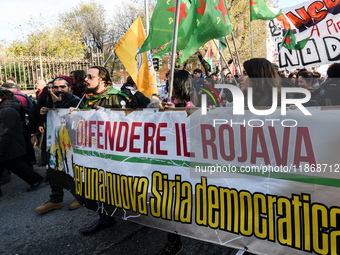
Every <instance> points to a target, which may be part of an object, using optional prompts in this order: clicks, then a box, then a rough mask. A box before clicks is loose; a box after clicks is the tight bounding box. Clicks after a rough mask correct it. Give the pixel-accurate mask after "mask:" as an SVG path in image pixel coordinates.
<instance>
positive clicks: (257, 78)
mask: <svg viewBox="0 0 340 255" xmlns="http://www.w3.org/2000/svg"><path fill="white" fill-rule="evenodd" d="M243 68H244V71H243V74H242V75H241V77H240V78H239V81H240V88H241V90H242V91H243V93H244V94H245V96H246V98H247V94H248V88H249V87H252V88H253V106H272V100H273V97H272V95H273V92H272V91H273V88H278V92H279V90H280V81H281V79H280V76H279V75H278V73H277V71H276V69H275V67H274V66H273V64H272V63H270V62H269V61H268V60H267V59H265V58H253V59H250V60H247V61H246V62H244V64H243ZM245 103H246V104H247V100H246V101H245Z"/></svg>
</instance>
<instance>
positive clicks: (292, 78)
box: [288, 72, 296, 87]
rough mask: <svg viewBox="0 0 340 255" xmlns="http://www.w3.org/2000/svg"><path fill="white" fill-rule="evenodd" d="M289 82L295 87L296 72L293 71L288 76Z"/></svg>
mask: <svg viewBox="0 0 340 255" xmlns="http://www.w3.org/2000/svg"><path fill="white" fill-rule="evenodd" d="M288 79H289V82H290V83H291V84H292V85H293V87H294V86H295V80H296V73H295V72H292V73H290V74H289V76H288Z"/></svg>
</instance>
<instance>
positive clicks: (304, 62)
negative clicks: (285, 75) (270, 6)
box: [267, 0, 340, 70]
mask: <svg viewBox="0 0 340 255" xmlns="http://www.w3.org/2000/svg"><path fill="white" fill-rule="evenodd" d="M339 13H340V1H339V0H322V1H307V2H304V3H302V4H299V5H296V6H293V7H289V8H285V9H283V10H282V15H280V16H279V17H277V18H276V19H274V20H272V21H270V22H269V23H268V24H269V31H270V36H271V39H272V41H273V43H274V51H273V52H270V53H267V56H268V59H270V60H271V61H273V62H275V63H276V64H278V66H279V68H280V70H284V69H287V70H291V69H296V68H301V67H308V66H320V65H324V64H331V63H334V62H339V60H340V39H339V38H340V15H339ZM289 27H290V28H291V30H292V31H293V32H294V33H295V37H296V42H299V41H301V40H303V39H305V38H308V37H309V36H310V39H309V41H308V43H307V44H306V46H305V47H304V48H303V49H302V50H288V49H286V48H285V47H282V48H281V50H280V52H279V51H278V47H279V45H280V43H281V42H282V39H283V37H284V35H285V33H286V31H287V30H288V28H289Z"/></svg>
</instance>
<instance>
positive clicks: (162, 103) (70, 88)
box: [0, 58, 340, 254]
mask: <svg viewBox="0 0 340 255" xmlns="http://www.w3.org/2000/svg"><path fill="white" fill-rule="evenodd" d="M339 77H340V63H336V64H332V65H330V66H329V68H328V71H327V78H324V77H321V74H320V73H318V72H312V71H308V70H307V69H298V70H295V71H294V72H287V71H279V70H278V69H277V68H276V66H275V65H274V64H272V63H270V62H269V61H268V60H266V59H263V58H255V59H250V60H248V61H245V62H244V64H243V70H242V71H240V70H239V72H238V73H237V72H236V73H231V72H229V70H228V68H227V67H224V68H223V69H222V70H220V71H219V70H217V71H216V72H214V73H212V74H210V75H205V74H203V71H202V70H201V69H195V70H194V71H193V72H192V74H190V73H189V72H187V71H184V70H176V71H175V72H174V81H173V88H172V97H171V101H170V100H167V98H166V99H164V100H161V99H160V98H159V97H153V98H151V101H150V99H149V98H147V97H145V96H144V95H143V94H142V93H141V92H139V91H138V88H137V85H136V84H135V82H134V81H133V79H132V78H131V77H128V79H127V82H126V83H125V84H123V86H122V88H121V90H118V89H115V88H113V87H112V81H111V78H110V76H109V73H108V71H107V70H106V69H105V68H104V67H101V66H93V67H91V68H90V69H89V70H88V71H87V72H85V71H83V70H75V71H72V72H71V73H70V76H67V75H60V76H58V77H56V78H55V79H53V80H52V81H50V82H49V83H48V84H47V86H46V83H45V82H44V81H42V80H38V81H37V82H36V86H37V89H38V90H37V92H36V94H35V97H36V100H37V113H36V114H37V115H38V121H37V123H36V127H37V130H36V134H35V136H37V137H39V140H40V142H39V146H40V154H39V164H40V165H47V166H48V165H49V153H48V152H46V132H45V131H46V114H47V112H48V110H49V109H51V108H70V109H71V110H74V109H75V108H83V109H100V108H125V107H127V108H146V107H158V108H175V107H199V106H201V102H200V101H199V97H200V95H201V94H204V93H207V90H209V89H210V90H212V91H214V92H215V93H214V96H213V97H210V98H209V99H208V104H207V105H208V106H209V107H210V108H214V107H220V106H222V107H228V106H229V105H231V104H232V102H233V97H232V94H231V92H230V90H228V89H220V88H215V85H216V84H231V85H233V86H237V87H239V88H240V89H241V91H243V93H244V94H245V96H246V97H247V91H248V90H247V89H248V88H249V87H252V89H253V94H252V96H253V100H252V102H253V105H254V106H271V105H272V100H273V98H272V89H273V88H277V89H278V91H280V87H300V88H305V89H308V90H309V91H310V92H311V100H309V102H307V103H306V104H305V106H330V105H340V82H339ZM259 78H260V79H259ZM263 78H265V79H263ZM168 82H169V74H167V87H166V91H167V92H168V91H169V87H168ZM293 96H295V97H299V96H301V95H299V94H297V95H293ZM27 100H29V98H28V97H27V96H25V95H24V94H23V93H22V92H21V91H20V87H19V86H18V85H17V84H16V82H15V79H14V78H13V77H9V78H8V79H7V81H6V83H4V84H3V85H2V86H1V88H0V179H1V184H6V183H7V182H9V181H10V178H9V176H10V172H12V173H14V174H16V175H17V176H19V177H20V178H21V179H23V180H24V181H25V182H26V183H28V184H29V185H30V186H29V188H28V189H27V191H33V190H36V189H37V188H38V187H39V186H40V185H41V183H42V182H43V177H42V176H40V175H39V174H38V173H36V172H35V171H34V170H33V165H34V164H35V163H36V160H35V155H34V150H33V146H32V143H31V139H30V138H31V136H32V133H31V132H28V131H26V130H25V124H26V123H25V121H26V119H25V117H27V116H25V108H27V107H29V102H28V101H27ZM246 101H247V100H246ZM63 195H64V193H63V189H62V188H60V187H58V186H55V185H53V184H52V185H51V193H50V198H49V200H48V201H47V202H46V203H45V204H44V205H41V206H38V207H36V209H35V211H36V212H37V213H47V212H49V211H51V210H56V209H59V208H62V207H63ZM0 196H2V191H1V186H0ZM80 206H81V205H80V203H79V202H78V201H77V200H75V201H74V202H73V203H72V204H71V205H70V206H69V209H76V208H79V207H80ZM114 224H115V219H114V217H110V216H107V215H105V214H101V213H99V219H98V221H97V222H96V223H94V224H93V225H92V226H90V227H88V228H85V229H84V230H83V231H82V233H83V234H84V235H91V234H93V233H95V232H97V231H100V230H101V229H104V228H107V227H112V226H114ZM181 249H182V243H181V239H180V236H178V235H175V234H171V233H169V235H168V240H167V244H166V246H165V247H164V249H163V250H162V251H161V253H160V254H173V252H174V250H175V251H176V252H179V251H180V250H181Z"/></svg>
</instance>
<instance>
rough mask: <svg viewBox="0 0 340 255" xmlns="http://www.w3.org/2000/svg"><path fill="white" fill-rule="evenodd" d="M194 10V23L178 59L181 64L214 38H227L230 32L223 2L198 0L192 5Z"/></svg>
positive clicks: (225, 6) (227, 15) (222, 0)
mask: <svg viewBox="0 0 340 255" xmlns="http://www.w3.org/2000/svg"><path fill="white" fill-rule="evenodd" d="M192 6H194V8H195V10H194V11H195V17H196V19H195V22H192V23H191V24H192V31H193V32H192V34H191V36H190V39H189V41H187V42H186V45H185V48H184V49H183V52H182V54H181V56H180V58H179V61H178V63H179V64H181V63H183V62H184V61H185V60H187V59H188V58H189V57H190V56H191V55H193V54H194V53H195V52H196V51H197V50H198V48H199V47H201V46H202V45H204V44H205V43H206V42H208V41H210V40H211V39H214V38H220V37H223V36H227V35H229V34H230V33H231V32H232V28H231V24H230V19H229V14H228V9H227V4H226V2H225V0H216V1H211V0H200V1H195V4H194V2H193V3H192Z"/></svg>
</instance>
